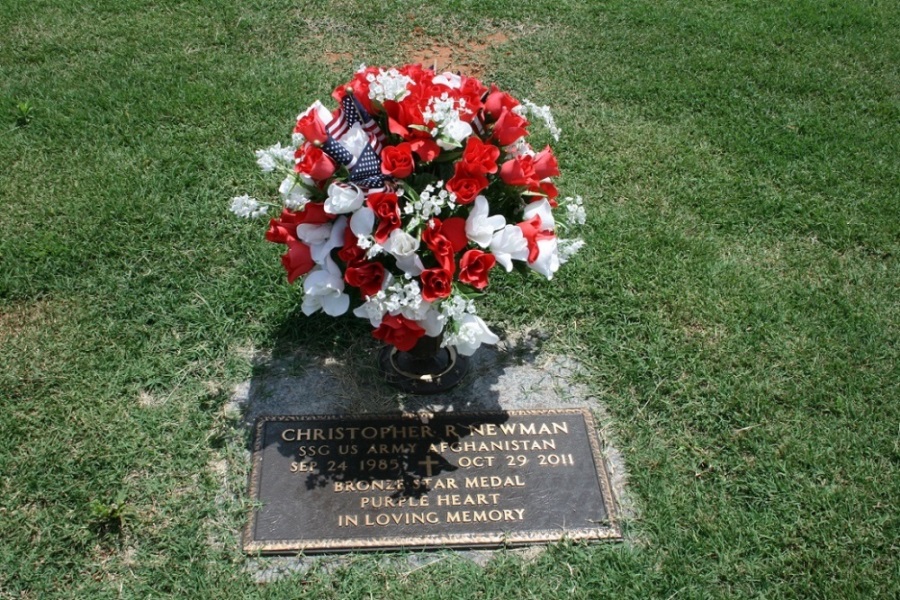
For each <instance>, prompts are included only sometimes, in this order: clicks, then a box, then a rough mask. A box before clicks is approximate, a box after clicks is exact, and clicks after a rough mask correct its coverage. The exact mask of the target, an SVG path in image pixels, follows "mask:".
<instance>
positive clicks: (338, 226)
mask: <svg viewBox="0 0 900 600" xmlns="http://www.w3.org/2000/svg"><path fill="white" fill-rule="evenodd" d="M300 227H302V226H297V229H298V230H299V229H300ZM346 228H347V217H338V218H337V219H335V220H334V223H332V224H331V231H330V232H329V236H328V238H327V239H324V240H322V241H320V242H318V243H316V244H310V248H309V250H310V255H311V256H312V259H313V260H314V261H315V262H316V264H319V265H321V264H325V262H327V261H329V260H331V251H332V250H334V249H335V248H340V247H341V246H343V245H344V230H345V229H346Z"/></svg>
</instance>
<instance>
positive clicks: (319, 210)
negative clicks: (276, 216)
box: [281, 202, 337, 225]
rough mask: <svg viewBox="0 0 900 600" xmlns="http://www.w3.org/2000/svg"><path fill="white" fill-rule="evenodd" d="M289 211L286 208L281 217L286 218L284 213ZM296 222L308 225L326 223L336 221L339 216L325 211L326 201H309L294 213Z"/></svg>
mask: <svg viewBox="0 0 900 600" xmlns="http://www.w3.org/2000/svg"><path fill="white" fill-rule="evenodd" d="M285 212H288V211H287V210H285V211H284V212H282V213H281V219H282V220H284V213H285ZM293 214H294V215H295V216H294V219H295V221H294V222H295V223H297V224H298V225H300V224H302V223H306V224H307V225H324V224H325V223H328V222H329V221H334V220H335V219H336V218H337V215H332V214H330V213H327V212H325V203H324V202H308V203H307V204H305V205H304V206H303V209H302V210H300V211H298V212H295V213H293Z"/></svg>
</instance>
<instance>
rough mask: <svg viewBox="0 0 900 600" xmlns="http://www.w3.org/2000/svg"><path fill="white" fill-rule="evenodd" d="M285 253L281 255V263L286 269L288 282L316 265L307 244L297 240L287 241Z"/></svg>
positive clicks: (292, 281) (291, 281)
mask: <svg viewBox="0 0 900 600" xmlns="http://www.w3.org/2000/svg"><path fill="white" fill-rule="evenodd" d="M287 246H288V251H287V254H285V255H284V256H282V257H281V264H282V265H284V269H285V270H286V271H287V278H288V283H294V280H295V279H297V278H298V277H302V276H303V275H306V274H307V273H309V272H310V271H312V269H313V267H314V266H316V263H315V261H314V260H313V259H312V254H311V253H310V251H309V246H307V245H306V244H304V243H303V242H300V241H298V240H288V241H287Z"/></svg>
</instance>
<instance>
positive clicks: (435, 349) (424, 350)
mask: <svg viewBox="0 0 900 600" xmlns="http://www.w3.org/2000/svg"><path fill="white" fill-rule="evenodd" d="M442 340H443V335H440V336H438V337H429V336H427V335H426V336H422V337H421V338H419V341H418V342H416V345H415V346H413V347H412V349H410V350H409V351H407V352H402V351H400V350H397V348H395V347H394V346H385V347H384V348H382V350H381V352H380V353H379V355H378V364H379V367H380V368H381V372H382V373H383V374H384V377H385V380H386V381H387V382H388V383H389V384H391V385H393V386H394V387H397V388H400V389H401V390H403V391H404V392H408V393H411V394H437V393H440V392H445V391H447V390H449V389H451V388H452V387H454V386H456V385H458V384H459V382H460V381H462V379H463V377H465V375H466V372H467V371H468V370H469V359H468V357H466V356H462V355H461V354H459V353H458V352H457V351H456V348H455V347H453V346H446V347H444V348H442V347H441V341H442Z"/></svg>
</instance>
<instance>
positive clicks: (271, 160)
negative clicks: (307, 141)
mask: <svg viewBox="0 0 900 600" xmlns="http://www.w3.org/2000/svg"><path fill="white" fill-rule="evenodd" d="M294 152H296V149H295V148H291V147H290V146H287V147H285V146H282V145H281V142H278V143H277V144H275V145H274V146H269V147H268V148H265V149H263V150H257V151H256V164H258V165H259V168H260V169H262V170H263V172H264V173H271V172H272V171H274V170H275V169H277V168H279V167H281V168H287V169H290V168H292V167H293V166H294Z"/></svg>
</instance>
